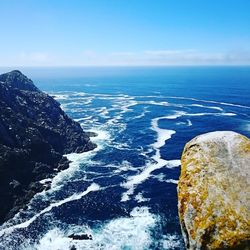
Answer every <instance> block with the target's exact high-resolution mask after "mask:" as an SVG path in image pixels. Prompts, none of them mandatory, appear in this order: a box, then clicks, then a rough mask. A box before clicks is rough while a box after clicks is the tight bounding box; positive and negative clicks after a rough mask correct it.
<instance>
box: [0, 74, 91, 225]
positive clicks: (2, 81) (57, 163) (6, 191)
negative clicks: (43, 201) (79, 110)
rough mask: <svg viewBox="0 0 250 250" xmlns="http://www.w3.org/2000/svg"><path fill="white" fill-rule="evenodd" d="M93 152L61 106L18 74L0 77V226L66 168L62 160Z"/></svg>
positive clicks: (83, 133) (66, 163) (85, 134)
mask: <svg viewBox="0 0 250 250" xmlns="http://www.w3.org/2000/svg"><path fill="white" fill-rule="evenodd" d="M93 148H95V144H93V143H92V142H91V141H90V139H89V136H88V134H87V133H85V132H84V131H83V130H82V129H81V127H80V125H79V124H78V123H77V122H75V121H73V120H71V119H70V118H69V117H68V116H67V115H66V114H65V113H64V112H63V111H62V109H61V108H60V104H59V103H58V102H57V101H55V100H54V99H53V98H52V97H50V96H49V95H47V94H45V93H43V92H42V91H40V90H39V89H38V88H37V87H36V86H35V85H34V84H33V82H32V81H31V80H30V79H28V78H27V77H26V76H24V75H23V74H22V73H21V72H20V71H18V70H15V71H12V72H9V73H6V74H3V75H0V200H1V206H0V223H1V222H3V221H4V220H6V219H8V218H10V217H11V216H13V215H14V214H15V213H16V212H17V211H18V210H19V209H20V208H23V207H24V204H25V203H26V202H27V201H28V200H30V198H32V197H33V195H34V194H35V193H37V192H39V191H41V190H43V189H44V188H48V185H47V186H46V185H45V186H44V185H42V184H41V183H40V182H39V180H41V179H44V178H48V177H51V176H53V175H54V174H55V173H56V172H57V171H60V170H62V169H65V168H67V167H68V163H69V162H68V161H67V159H66V158H65V157H63V154H67V153H71V152H78V153H79V152H84V151H88V150H91V149H93Z"/></svg>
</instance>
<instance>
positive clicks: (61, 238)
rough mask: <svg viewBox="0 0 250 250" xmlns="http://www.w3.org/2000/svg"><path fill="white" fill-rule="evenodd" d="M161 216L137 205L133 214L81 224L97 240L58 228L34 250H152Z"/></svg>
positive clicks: (51, 231) (48, 234)
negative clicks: (72, 236) (75, 237)
mask: <svg viewBox="0 0 250 250" xmlns="http://www.w3.org/2000/svg"><path fill="white" fill-rule="evenodd" d="M157 219H158V218H157V217H156V216H155V215H153V214H151V213H150V212H149V209H148V208H147V207H136V208H134V209H133V210H132V211H131V213H130V216H129V217H120V218H117V219H113V220H111V221H109V222H107V223H105V224H103V225H97V226H95V227H93V228H89V227H86V226H84V225H83V226H81V228H79V230H81V231H80V232H82V231H83V232H84V233H87V234H90V235H91V236H92V238H93V240H82V241H79V240H72V239H70V238H68V237H67V236H68V235H69V234H71V233H76V232H75V231H74V232H72V231H66V230H62V229H59V228H54V229H52V230H50V231H48V232H47V233H46V234H45V235H44V236H43V237H42V238H41V239H40V241H39V243H37V244H36V245H35V246H33V249H36V250H45V249H46V250H47V249H70V248H71V247H72V246H73V245H74V246H75V247H76V248H77V249H93V250H96V249H102V250H120V249H133V250H143V249H149V247H150V245H151V243H152V241H153V238H152V236H151V230H152V229H153V228H154V227H155V226H156V222H157Z"/></svg>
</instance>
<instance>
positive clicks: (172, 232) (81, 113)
mask: <svg viewBox="0 0 250 250" xmlns="http://www.w3.org/2000/svg"><path fill="white" fill-rule="evenodd" d="M51 94H53V96H54V97H55V98H56V99H57V100H58V101H59V102H60V103H61V106H62V108H63V109H64V110H65V111H66V112H67V113H68V114H69V115H70V116H71V117H73V118H74V119H75V120H76V121H78V122H80V123H81V125H82V127H83V129H84V130H87V131H93V132H96V133H97V134H98V136H97V137H93V141H95V142H96V143H97V145H98V147H97V148H96V149H95V150H93V151H92V152H88V153H83V154H69V155H67V157H68V158H69V159H70V160H71V161H72V163H71V164H70V168H68V169H66V170H64V171H62V172H60V173H59V174H58V175H57V176H55V177H54V178H53V179H51V180H49V181H51V189H50V190H47V191H43V192H42V193H39V194H37V195H36V196H35V197H34V198H33V199H32V200H31V201H30V203H29V205H28V208H27V209H26V210H23V211H21V212H20V213H18V214H17V215H16V216H15V217H14V218H13V219H11V220H9V221H7V222H6V223H5V224H3V225H2V226H1V227H0V249H9V250H11V249H39V250H40V249H117V250H118V249H131V250H139V249H141V250H143V249H184V246H183V240H182V236H181V231H180V226H179V222H178V213H177V197H176V184H177V183H178V177H179V174H180V157H181V152H182V149H183V147H184V144H185V142H186V141H188V140H190V139H191V138H193V137H194V136H196V135H198V134H200V133H204V132H209V131H212V130H215V128H216V129H217V130H222V129H223V130H227V129H230V130H232V129H233V130H235V131H238V132H243V133H244V131H245V132H246V131H249V123H248V122H247V121H248V120H249V115H248V114H249V107H247V106H243V105H234V104H232V103H220V102H214V101H209V100H207V101H206V100H199V99H193V98H185V97H173V96H162V95H160V94H158V95H155V96H154V95H151V96H130V95H125V94H113V95H112V94H88V93H83V92H59V93H51ZM47 181H48V180H47ZM73 233H74V234H90V235H92V238H93V239H92V240H81V241H80V240H73V239H71V238H69V237H68V236H69V235H71V234H73Z"/></svg>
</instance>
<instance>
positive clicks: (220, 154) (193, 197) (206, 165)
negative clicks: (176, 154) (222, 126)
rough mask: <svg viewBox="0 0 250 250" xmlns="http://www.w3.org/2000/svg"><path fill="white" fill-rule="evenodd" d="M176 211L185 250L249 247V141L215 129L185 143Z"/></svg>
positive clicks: (238, 135)
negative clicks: (177, 211)
mask: <svg viewBox="0 0 250 250" xmlns="http://www.w3.org/2000/svg"><path fill="white" fill-rule="evenodd" d="M178 209H179V218H180V224H181V227H182V232H183V236H184V240H185V243H186V247H187V249H250V247H249V246H250V140H249V139H248V138H247V137H245V136H243V135H240V134H238V133H235V132H230V131H219V132H211V133H207V134H203V135H200V136H197V137H195V138H194V139H193V140H191V141H190V142H189V143H187V144H186V146H185V149H184V151H183V154H182V159H181V176H180V180H179V183H178Z"/></svg>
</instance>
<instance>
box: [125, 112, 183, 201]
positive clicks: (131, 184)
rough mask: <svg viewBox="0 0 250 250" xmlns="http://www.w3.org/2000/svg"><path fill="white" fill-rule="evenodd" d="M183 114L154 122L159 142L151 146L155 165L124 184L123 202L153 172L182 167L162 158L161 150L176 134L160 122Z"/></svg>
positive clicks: (178, 163) (152, 123) (153, 126)
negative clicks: (163, 168)
mask: <svg viewBox="0 0 250 250" xmlns="http://www.w3.org/2000/svg"><path fill="white" fill-rule="evenodd" d="M183 114H184V113H183V112H179V113H176V114H175V115H171V116H164V117H157V118H154V119H153V120H152V122H151V125H152V127H151V129H152V130H154V131H155V132H156V133H157V140H156V142H155V143H153V144H152V145H151V146H152V147H153V148H154V149H155V155H154V156H153V157H152V159H153V160H154V161H155V163H148V164H147V165H146V167H145V168H144V169H143V170H142V171H141V172H140V173H139V174H137V175H134V176H130V177H128V179H127V182H125V183H122V185H121V186H122V187H124V188H126V189H128V190H127V191H126V192H125V193H123V195H122V198H121V201H122V202H125V201H128V200H129V199H130V196H131V195H133V193H134V189H135V187H136V186H137V185H138V184H141V183H142V182H144V181H145V180H147V179H148V178H149V177H150V176H151V173H152V172H153V171H155V170H157V169H160V168H162V167H165V166H166V167H168V168H173V167H177V166H179V165H180V160H171V161H167V160H165V159H163V158H161V154H160V148H161V147H163V146H164V145H165V141H166V140H169V139H170V138H171V136H172V135H173V134H175V131H174V130H168V129H161V128H159V126H158V122H159V120H162V119H176V118H177V117H179V116H182V115H183ZM174 117H175V118H174Z"/></svg>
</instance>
